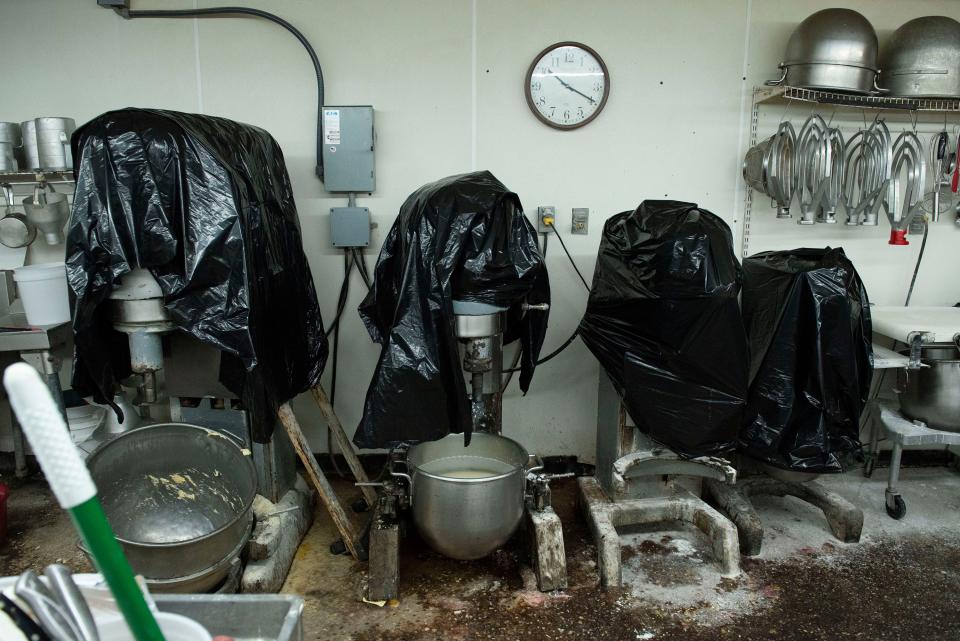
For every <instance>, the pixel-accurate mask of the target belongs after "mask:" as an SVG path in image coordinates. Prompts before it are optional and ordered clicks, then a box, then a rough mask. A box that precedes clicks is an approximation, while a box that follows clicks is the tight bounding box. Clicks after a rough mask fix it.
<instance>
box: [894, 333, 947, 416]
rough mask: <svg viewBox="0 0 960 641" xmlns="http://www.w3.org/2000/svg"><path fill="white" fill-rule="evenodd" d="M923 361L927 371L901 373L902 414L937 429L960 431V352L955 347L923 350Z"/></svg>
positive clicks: (921, 349) (907, 352)
mask: <svg viewBox="0 0 960 641" xmlns="http://www.w3.org/2000/svg"><path fill="white" fill-rule="evenodd" d="M901 353H902V354H904V355H909V354H910V350H909V349H907V350H904V351H902V352H901ZM920 360H921V362H922V363H923V365H924V367H923V368H921V369H918V370H900V374H899V376H900V381H899V384H898V385H897V387H898V390H899V391H900V411H901V412H902V413H903V415H904V416H906V417H907V418H910V419H913V420H917V421H923V422H924V423H926V424H927V426H928V427H932V428H933V429H937V430H944V431H946V432H960V351H958V349H957V348H956V347H955V346H953V345H930V346H927V347H921V348H920Z"/></svg>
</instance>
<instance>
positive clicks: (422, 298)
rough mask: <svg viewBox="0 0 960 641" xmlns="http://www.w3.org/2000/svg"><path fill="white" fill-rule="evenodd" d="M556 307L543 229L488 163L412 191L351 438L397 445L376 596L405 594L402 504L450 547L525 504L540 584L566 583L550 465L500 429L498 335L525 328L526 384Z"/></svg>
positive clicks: (381, 266)
mask: <svg viewBox="0 0 960 641" xmlns="http://www.w3.org/2000/svg"><path fill="white" fill-rule="evenodd" d="M548 307H549V285H548V283H547V277H546V270H545V267H544V265H543V258H542V256H541V254H540V250H539V248H538V247H537V243H536V232H535V231H534V229H533V227H532V225H531V224H530V222H529V221H528V220H527V219H526V218H525V217H524V215H523V211H522V209H521V207H520V202H519V199H518V198H517V196H516V194H514V193H512V192H510V191H508V190H507V189H506V188H505V187H504V186H503V184H502V183H500V182H499V181H498V180H497V179H496V178H494V177H493V175H492V174H490V173H489V172H476V173H472V174H463V175H460V176H451V177H449V178H445V179H443V180H440V181H437V182H435V183H432V184H429V185H426V186H424V187H422V188H421V189H420V190H418V191H416V192H414V193H413V194H412V195H411V196H410V197H409V198H408V199H407V201H406V202H405V203H404V205H403V207H402V209H401V211H400V216H399V217H398V218H397V221H396V223H395V224H394V226H393V228H392V229H391V230H390V233H389V234H388V236H387V238H386V240H385V242H384V247H383V250H382V251H381V255H380V258H379V261H378V263H377V267H376V271H375V283H374V286H373V288H372V289H371V291H370V293H369V294H368V296H367V298H366V299H365V300H364V302H363V303H362V304H361V306H360V314H361V317H362V318H363V320H364V322H365V323H366V325H367V329H368V330H369V331H370V334H371V336H372V337H373V338H374V340H376V341H377V342H379V343H380V344H381V345H383V351H382V353H381V357H380V361H379V363H378V365H377V369H376V371H375V373H374V378H373V381H372V382H371V384H370V388H369V390H368V392H367V398H366V403H365V408H364V417H363V420H362V421H361V424H360V427H359V429H358V430H357V434H356V435H355V437H354V442H355V443H357V445H360V446H361V447H390V448H392V450H391V454H390V462H389V464H388V469H387V474H386V475H385V480H384V481H382V482H378V483H376V484H375V485H377V486H378V487H379V488H380V490H379V498H378V502H377V505H376V506H375V509H374V515H373V522H372V527H371V530H370V580H369V583H368V595H367V598H368V599H371V600H377V601H379V600H387V599H394V598H396V597H397V595H398V594H399V565H398V563H399V561H398V547H399V544H400V541H399V535H400V527H399V523H400V520H401V519H402V518H403V517H404V515H407V514H409V516H410V518H411V520H412V521H413V523H414V524H415V525H416V527H417V530H418V531H419V532H420V534H421V536H422V537H423V539H424V540H425V541H426V542H427V543H428V544H429V545H430V546H431V547H433V548H434V549H435V550H437V551H438V552H440V553H441V554H444V555H445V556H448V557H451V558H455V559H476V558H481V557H483V556H486V555H488V554H490V553H491V552H493V551H494V550H495V549H497V548H498V547H500V546H501V545H503V544H504V543H506V542H507V541H508V540H509V539H510V538H511V537H512V536H513V534H514V533H515V532H516V530H517V528H518V527H519V526H520V524H521V523H522V522H523V521H524V516H525V515H526V522H527V524H528V526H529V528H530V529H531V530H532V531H533V532H535V535H533V534H532V535H531V536H530V537H529V538H530V541H531V557H532V560H533V565H534V569H535V571H536V573H537V578H538V585H539V587H540V589H541V590H553V589H558V588H562V587H565V586H566V565H565V560H564V554H563V537H562V531H561V528H560V521H559V519H558V518H557V516H556V514H555V513H554V512H553V509H552V508H551V507H550V495H549V486H548V480H549V478H548V477H547V476H546V475H543V474H539V472H541V471H542V466H540V465H538V464H537V461H536V457H533V456H531V455H529V454H528V453H527V451H526V450H525V449H524V447H523V446H522V445H520V444H519V443H518V442H517V441H514V440H512V439H509V438H506V437H504V436H501V435H500V431H501V427H502V413H501V405H502V385H503V383H502V376H501V374H502V361H503V355H502V349H503V345H504V343H508V342H513V341H517V340H519V342H520V348H521V349H522V353H521V363H522V364H521V367H520V370H521V375H520V386H521V389H523V390H524V391H525V390H526V389H527V387H528V386H529V384H530V379H531V378H532V374H533V369H534V367H535V364H536V359H537V356H538V354H539V350H540V345H541V344H542V342H543V335H544V332H545V330H546V317H547V311H548ZM411 443H415V444H413V445H412V446H411V445H410V444H411Z"/></svg>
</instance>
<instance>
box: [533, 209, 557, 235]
mask: <svg viewBox="0 0 960 641" xmlns="http://www.w3.org/2000/svg"><path fill="white" fill-rule="evenodd" d="M545 218H553V224H554V225H556V224H557V208H556V207H554V206H553V205H541V206H539V207H537V231H538V232H540V233H541V234H549V233H552V232H553V227H552V226H551V225H547V224H546V223H544V222H543V221H544V219H545Z"/></svg>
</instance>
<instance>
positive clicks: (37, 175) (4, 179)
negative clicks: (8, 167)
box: [0, 170, 76, 185]
mask: <svg viewBox="0 0 960 641" xmlns="http://www.w3.org/2000/svg"><path fill="white" fill-rule="evenodd" d="M41 182H45V183H47V184H66V183H71V184H72V183H74V182H76V179H75V178H74V176H73V171H69V170H68V171H14V172H7V173H0V184H2V185H35V184H37V183H41Z"/></svg>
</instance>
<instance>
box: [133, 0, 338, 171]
mask: <svg viewBox="0 0 960 641" xmlns="http://www.w3.org/2000/svg"><path fill="white" fill-rule="evenodd" d="M116 11H117V13H118V14H120V15H121V16H122V17H124V18H131V19H132V18H203V17H207V16H224V15H246V16H254V17H256V18H263V19H264V20H269V21H270V22H273V23H274V24H278V25H280V26H281V27H283V28H284V29H286V30H287V31H289V32H290V34H291V35H293V37H294V38H296V39H297V40H298V41H299V42H300V44H302V45H303V48H304V49H306V50H307V55H309V56H310V62H311V63H313V71H314V73H316V76H317V164H316V173H317V177H318V178H320V179H321V180H323V133H322V132H323V104H324V95H323V91H324V86H323V69H321V68H320V59H319V58H317V52H316V51H314V49H313V46H312V45H311V44H310V41H309V40H307V37H306V36H304V35H303V34H302V33H301V32H300V30H299V29H297V28H296V27H294V26H293V25H292V24H290V23H289V22H287V21H286V20H284V19H283V18H281V17H280V16H278V15H275V14H273V13H270V12H268V11H262V10H260V9H252V8H250V7H208V8H205V9H150V10H145V11H133V10H131V9H117V10H116Z"/></svg>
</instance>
